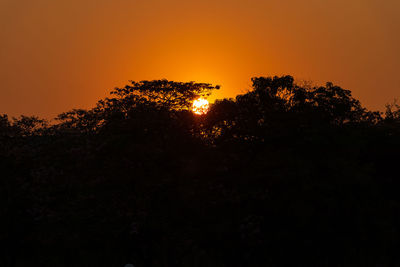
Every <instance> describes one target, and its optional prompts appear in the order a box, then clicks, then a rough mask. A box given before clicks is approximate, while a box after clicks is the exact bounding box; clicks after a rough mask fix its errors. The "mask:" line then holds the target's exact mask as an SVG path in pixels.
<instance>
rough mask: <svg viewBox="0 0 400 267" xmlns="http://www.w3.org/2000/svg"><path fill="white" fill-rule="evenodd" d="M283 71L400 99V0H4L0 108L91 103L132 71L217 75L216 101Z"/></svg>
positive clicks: (374, 97)
mask: <svg viewBox="0 0 400 267" xmlns="http://www.w3.org/2000/svg"><path fill="white" fill-rule="evenodd" d="M284 74H289V75H292V76H294V77H295V78H296V79H297V80H298V81H311V82H313V83H315V84H322V85H323V84H325V82H328V81H330V82H333V83H334V84H337V85H340V86H341V87H343V88H345V89H349V90H351V91H352V92H353V96H354V97H356V98H357V99H359V100H360V101H361V103H362V104H363V105H364V106H366V107H367V108H369V109H374V110H376V109H378V110H384V107H385V104H387V103H390V102H393V100H394V99H395V98H400V1H399V0H242V1H238V0H229V1H228V0H220V1H218V0H201V1H197V0H195V1H188V0H171V1H166V0H56V1H55V0H34V1H33V0H0V114H2V113H6V114H9V115H10V116H17V115H20V114H24V115H37V116H40V117H45V118H52V117H54V116H56V115H57V114H59V113H61V112H64V111H68V110H70V109H73V108H90V107H93V106H94V105H95V104H96V102H97V101H98V100H100V99H102V98H104V97H106V96H108V93H109V92H110V91H111V90H112V89H113V88H114V87H120V86H124V85H126V84H127V83H128V82H129V80H135V81H139V80H154V79H168V80H174V81H196V82H208V83H212V84H218V85H221V86H222V87H221V89H220V90H219V91H218V92H216V93H214V94H213V96H212V98H211V99H210V100H213V99H216V98H224V97H234V96H235V95H237V94H240V93H245V92H246V91H248V90H249V89H250V88H251V77H256V76H273V75H284ZM399 100H400V99H399Z"/></svg>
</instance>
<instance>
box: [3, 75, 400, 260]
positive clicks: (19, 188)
mask: <svg viewBox="0 0 400 267" xmlns="http://www.w3.org/2000/svg"><path fill="white" fill-rule="evenodd" d="M252 81H253V89H252V90H251V91H249V92H248V93H246V94H244V95H239V96H238V97H237V98H236V99H224V100H220V101H216V103H215V104H213V105H212V106H211V109H210V111H209V113H207V114H206V115H203V116H197V115H194V114H193V113H192V112H191V111H190V110H189V109H190V105H191V103H192V101H193V100H194V99H195V98H197V97H198V96H200V95H207V94H209V93H210V92H211V91H212V90H213V89H218V88H215V87H213V86H211V85H209V84H198V83H176V82H169V81H164V80H163V81H151V82H147V81H146V82H139V83H135V82H132V83H131V84H130V85H128V86H126V87H125V88H116V89H115V90H114V91H113V92H112V94H111V97H110V98H107V99H105V100H102V101H99V102H98V104H97V106H96V107H95V108H93V109H91V110H73V111H70V112H66V113H63V114H61V115H59V116H58V118H57V121H56V123H52V124H48V123H46V121H43V120H40V119H38V118H35V117H20V118H18V119H9V118H8V117H7V116H6V115H3V116H1V117H0V166H1V167H0V168H1V169H0V170H1V179H0V197H1V201H0V213H1V220H0V223H1V227H0V241H1V247H2V249H1V250H0V251H1V252H0V253H1V259H0V261H1V262H0V266H6V267H7V266H10V267H11V266H13V267H14V266H35V267H36V266H41V267H47V266H49V267H50V266H51V267H59V266H62V267H63V266H79V267H80V266H101V267H102V266H110V267H111V266H124V264H126V263H129V262H130V263H133V264H134V265H135V266H137V267H141V266H144V267H147V266H149V267H150V266H151V267H152V266H154V267H156V266H157V267H158V266H161V267H163V266H182V267H186V266H188V267H189V266H190V267H201V266H204V267H205V266H207V267H208V266H216V267H217V266H220V267H235V266H288V265H292V266H347V265H352V266H354V265H357V266H377V264H379V266H393V265H397V266H400V254H399V250H398V248H399V247H400V194H399V191H400V175H399V151H400V109H399V106H397V105H392V106H388V107H387V111H386V113H382V114H381V113H379V112H371V111H368V110H366V109H365V108H363V107H362V106H361V105H360V103H359V101H357V100H356V99H354V98H353V97H352V96H351V92H350V91H347V90H344V89H342V88H340V87H337V86H334V85H333V84H331V83H328V84H326V86H323V87H313V86H307V85H302V86H299V85H296V84H295V83H294V82H293V78H292V77H290V76H285V77H274V78H254V79H253V80H252ZM26 264H27V265H26Z"/></svg>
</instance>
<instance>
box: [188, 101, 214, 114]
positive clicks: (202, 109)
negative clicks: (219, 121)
mask: <svg viewBox="0 0 400 267" xmlns="http://www.w3.org/2000/svg"><path fill="white" fill-rule="evenodd" d="M209 107H210V104H209V103H208V100H207V99H204V98H198V99H196V100H195V101H194V102H193V106H192V111H193V113H194V114H197V115H203V114H206V113H207V112H208V109H209Z"/></svg>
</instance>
